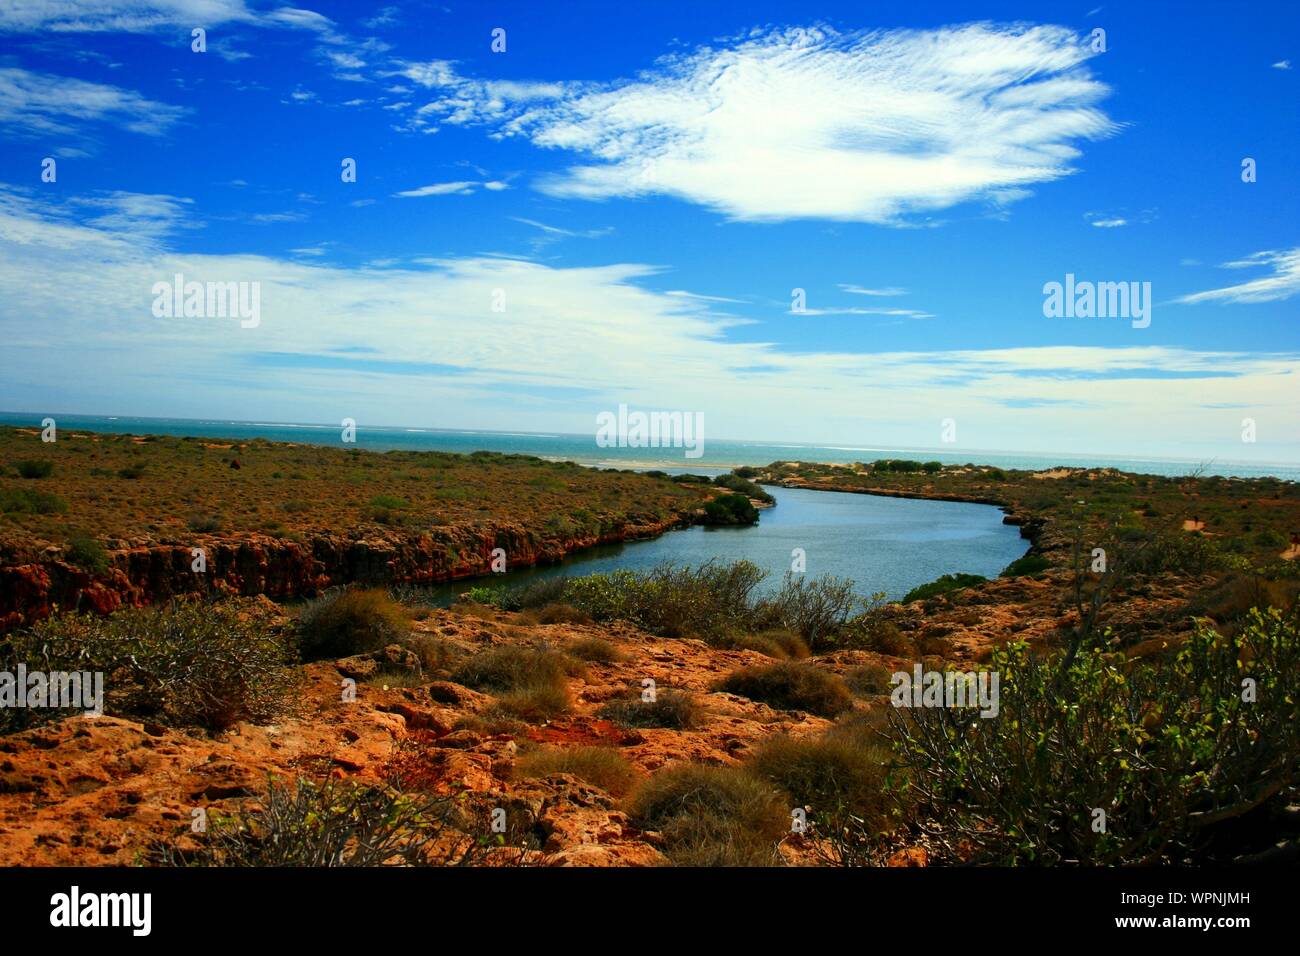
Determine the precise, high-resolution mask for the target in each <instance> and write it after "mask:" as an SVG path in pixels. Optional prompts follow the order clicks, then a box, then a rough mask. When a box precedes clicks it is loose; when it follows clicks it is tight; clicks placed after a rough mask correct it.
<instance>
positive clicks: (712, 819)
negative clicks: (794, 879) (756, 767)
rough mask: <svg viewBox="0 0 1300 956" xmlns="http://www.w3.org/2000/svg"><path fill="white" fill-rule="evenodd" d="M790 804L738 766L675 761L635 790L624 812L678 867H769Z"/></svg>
mask: <svg viewBox="0 0 1300 956" xmlns="http://www.w3.org/2000/svg"><path fill="white" fill-rule="evenodd" d="M791 809H792V808H790V807H787V806H786V805H785V802H784V801H783V800H782V799H781V797H780V795H779V794H778V793H777V791H776V789H775V788H774V787H772V786H771V785H770V784H767V783H765V782H763V781H761V780H758V779H757V778H755V777H754V776H752V775H750V774H748V773H746V772H744V771H743V770H741V769H739V768H736V767H712V766H704V765H701V764H692V763H678V764H674V765H672V766H670V767H668V768H667V769H666V770H662V771H660V772H658V773H656V774H655V775H654V776H652V777H651V778H650V779H649V780H647V781H645V783H643V784H642V785H641V786H640V787H639V788H638V789H637V791H636V792H635V793H634V794H633V796H632V799H631V802H630V805H629V816H630V817H631V819H632V822H633V823H634V824H635V825H636V826H637V827H639V828H640V829H642V830H654V831H658V832H659V833H660V834H661V836H662V837H663V848H664V853H665V855H666V856H667V857H668V858H669V860H671V861H672V862H673V863H675V864H677V865H679V866H773V865H775V864H776V863H778V862H779V856H778V854H777V852H776V844H777V842H778V841H780V840H781V838H782V837H783V836H785V834H786V833H787V832H789V828H790V819H791V817H790V813H791Z"/></svg>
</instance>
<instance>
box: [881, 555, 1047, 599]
mask: <svg viewBox="0 0 1300 956" xmlns="http://www.w3.org/2000/svg"><path fill="white" fill-rule="evenodd" d="M1020 560H1024V559H1023V558H1021V559H1020ZM1012 566H1014V564H1013V565H1012ZM1010 570H1011V567H1008V568H1007V571H1010ZM1007 571H1003V572H1002V573H1003V575H1004V576H1007ZM1017 573H1020V574H1028V573H1029V572H1027V571H1020V572H1017ZM987 580H988V578H986V577H983V576H982V575H979V574H961V573H958V574H945V575H943V576H942V577H939V578H936V579H935V580H933V581H931V582H930V583H928V584H922V585H919V586H917V587H914V588H912V590H910V591H908V592H907V594H905V595H904V596H903V601H902V603H903V604H911V603H912V602H913V601H924V600H926V599H928V598H932V597H937V596H939V595H940V594H947V593H948V592H949V591H958V590H961V589H962V588H971V587H974V586H975V585H977V584H983V583H984V582H985V581H987Z"/></svg>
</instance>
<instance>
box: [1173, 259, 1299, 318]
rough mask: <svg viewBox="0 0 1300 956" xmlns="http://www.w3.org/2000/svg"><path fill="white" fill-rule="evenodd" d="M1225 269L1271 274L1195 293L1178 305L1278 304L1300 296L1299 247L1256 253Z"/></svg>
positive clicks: (1230, 264)
mask: <svg viewBox="0 0 1300 956" xmlns="http://www.w3.org/2000/svg"><path fill="white" fill-rule="evenodd" d="M1223 268H1225V269H1258V268H1270V269H1271V272H1270V274H1269V275H1266V276H1261V277H1260V278H1258V279H1251V280H1250V281H1248V282H1241V283H1238V284H1236V285H1230V286H1224V287H1223V288H1221V289H1209V290H1207V291H1205V292H1194V293H1192V294H1191V295H1185V296H1182V297H1181V298H1179V299H1177V300H1176V301H1178V302H1183V303H1188V304H1196V303H1198V302H1278V301H1280V300H1282V299H1289V298H1291V297H1292V296H1293V295H1296V294H1297V293H1300V246H1297V247H1296V248H1294V249H1283V250H1280V251H1266V252H1257V253H1255V254H1254V255H1250V256H1247V257H1246V258H1244V259H1238V260H1236V261H1234V262H1225V263H1224V264H1223Z"/></svg>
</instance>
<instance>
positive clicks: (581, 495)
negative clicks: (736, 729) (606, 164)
mask: <svg viewBox="0 0 1300 956" xmlns="http://www.w3.org/2000/svg"><path fill="white" fill-rule="evenodd" d="M36 452H39V454H40V455H41V456H42V457H41V458H40V459H35V458H33V457H32V456H33V455H34V454H35V453H36ZM236 466H237V467H236ZM32 479H37V480H32ZM717 490H718V489H717V488H716V487H713V486H709V487H703V486H694V485H689V484H682V483H678V482H674V481H670V480H666V479H664V478H656V477H653V476H647V475H645V474H641V473H637V472H632V471H615V470H599V469H593V468H583V467H581V466H579V465H576V464H574V463H573V462H552V461H546V460H543V459H540V458H534V457H531V456H528V455H507V454H498V453H495V452H475V453H474V454H471V455H459V454H451V453H444V452H414V451H390V452H383V453H380V452H370V451H360V450H357V449H355V448H348V447H346V446H342V445H340V447H337V448H331V447H325V446H319V445H300V444H290V443H285V442H271V441H266V440H264V439H251V440H241V441H221V440H218V439H205V438H178V437H170V436H159V435H149V436H139V435H116V434H105V433H94V432H85V431H73V430H65V431H62V432H60V433H59V440H58V441H57V442H53V443H49V444H43V443H42V442H41V440H40V435H39V432H38V431H37V430H35V429H23V428H12V427H3V428H0V540H5V541H7V542H10V543H22V542H33V541H50V542H56V543H57V542H63V541H66V540H67V538H68V535H69V534H70V528H71V526H70V524H69V522H70V521H72V520H74V519H75V521H76V522H77V524H78V526H79V527H82V528H86V529H91V530H93V533H94V535H95V536H96V537H97V538H99V539H100V540H101V541H105V542H107V541H110V540H117V539H121V540H131V541H156V542H160V543H180V544H186V543H189V542H190V541H191V540H192V539H193V532H194V531H195V524H196V523H197V526H198V528H199V530H200V531H203V532H210V531H213V530H220V531H222V532H223V533H225V534H230V535H238V534H244V533H250V532H261V533H265V534H270V535H274V536H279V537H290V538H292V537H295V536H305V535H309V534H312V533H317V532H335V533H339V532H347V531H352V530H354V529H356V528H358V527H364V526H366V525H376V524H377V525H389V526H395V527H400V528H406V529H415V530H418V529H426V530H427V529H435V528H438V527H443V526H450V525H483V524H487V523H498V524H513V525H517V526H519V527H522V528H527V529H531V530H533V531H534V532H535V533H537V535H538V536H539V537H540V538H546V537H555V536H557V535H559V536H563V535H568V536H572V537H581V536H586V535H598V534H601V533H609V532H612V531H614V530H616V529H618V528H620V527H622V526H623V525H624V524H626V523H628V522H648V521H654V520H664V519H666V518H668V517H670V516H671V515H672V514H674V513H677V512H680V511H683V510H689V509H694V508H697V507H700V506H701V505H702V504H703V502H704V501H705V500H706V499H707V498H708V497H710V496H712V495H715V494H716V493H717ZM196 518H197V519H198V520H197V522H196V521H195V520H194V519H196Z"/></svg>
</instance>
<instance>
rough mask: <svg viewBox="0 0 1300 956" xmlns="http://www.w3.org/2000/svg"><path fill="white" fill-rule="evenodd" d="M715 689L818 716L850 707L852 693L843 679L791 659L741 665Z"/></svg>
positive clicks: (835, 712)
mask: <svg viewBox="0 0 1300 956" xmlns="http://www.w3.org/2000/svg"><path fill="white" fill-rule="evenodd" d="M717 689H718V690H721V691H725V692H726V693H729V694H736V695H738V696H740V697H748V698H749V699H750V700H757V701H761V702H762V703H765V704H768V705H770V706H772V707H776V708H778V709H780V710H806V711H808V712H809V713H810V714H817V715H818V716H821V717H834V716H836V715H838V714H841V713H843V712H844V711H846V710H850V709H851V708H852V707H853V696H852V695H851V694H850V693H849V689H848V688H847V687H845V686H844V681H843V680H841V679H840V678H839V677H837V676H836V675H834V674H831V673H828V672H827V671H824V670H820V669H819V668H816V667H814V666H812V665H811V664H796V663H794V662H793V661H781V662H780V663H777V664H771V665H768V666H764V667H745V668H742V669H740V670H738V671H734V672H732V673H731V674H728V675H727V676H726V677H725V678H723V680H722V681H721V683H719V684H718V687H717Z"/></svg>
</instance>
